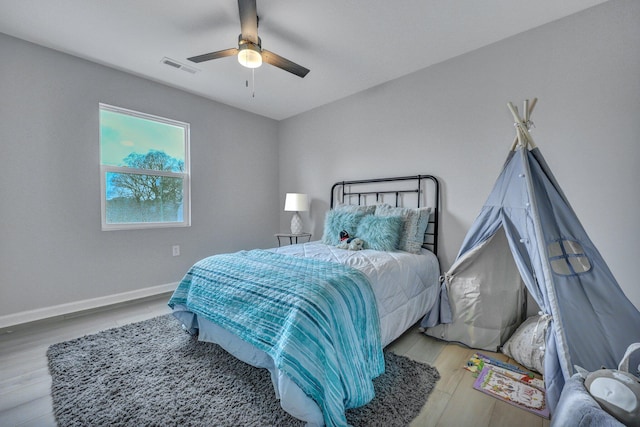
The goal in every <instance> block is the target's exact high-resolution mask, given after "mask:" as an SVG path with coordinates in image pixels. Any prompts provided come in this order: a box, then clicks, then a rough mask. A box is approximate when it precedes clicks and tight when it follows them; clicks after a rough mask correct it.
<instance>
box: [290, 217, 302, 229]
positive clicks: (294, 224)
mask: <svg viewBox="0 0 640 427" xmlns="http://www.w3.org/2000/svg"><path fill="white" fill-rule="evenodd" d="M300 233H302V218H300V214H299V213H298V212H294V213H293V216H292V217H291V234H300Z"/></svg>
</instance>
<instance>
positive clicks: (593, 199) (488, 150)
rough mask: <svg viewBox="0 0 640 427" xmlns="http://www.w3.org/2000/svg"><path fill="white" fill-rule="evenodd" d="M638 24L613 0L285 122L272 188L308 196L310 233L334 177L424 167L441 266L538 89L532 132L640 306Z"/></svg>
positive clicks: (636, 16) (629, 8)
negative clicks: (432, 180) (437, 190)
mask: <svg viewBox="0 0 640 427" xmlns="http://www.w3.org/2000/svg"><path fill="white" fill-rule="evenodd" d="M639 22H640V2H638V1H633V0H623V1H618V0H614V1H611V2H607V3H605V4H603V5H600V6H597V7H595V8H592V9H588V10H586V11H584V12H582V13H579V14H576V15H573V16H570V17H567V18H565V19H562V20H559V21H555V22H552V23H550V24H547V25H545V26H542V27H539V28H537V29H534V30H531V31H527V32H525V33H522V34H519V35H517V36H514V37H511V38H509V39H506V40H503V41H501V42H498V43H495V44H493V45H491V46H488V47H485V48H482V49H479V50H476V51H474V52H471V53H468V54H465V55H462V56H459V57H457V58H455V59H452V60H449V61H447V62H444V63H441V64H438V65H435V66H432V67H429V68H427V69H424V70H421V71H419V72H416V73H414V74H411V75H408V76H405V77H403V78H401V79H398V80H395V81H392V82H389V83H386V84H383V85H380V86H378V87H375V88H373V89H370V90H367V91H364V92H361V93H358V94H356V95H354V96H351V97H349V98H346V99H343V100H340V101H338V102H335V103H332V104H330V105H326V106H323V107H320V108H317V109H315V110H313V111H310V112H307V113H305V114H301V115H299V116H296V117H293V118H291V119H288V120H285V121H283V122H281V123H280V126H279V129H278V131H279V136H278V139H279V141H280V162H281V165H287V167H281V168H280V188H281V193H284V192H285V191H300V192H307V193H309V194H310V196H311V197H312V210H311V211H310V212H309V213H306V214H304V216H303V219H304V221H305V222H306V227H307V228H308V229H309V230H311V231H312V232H313V233H314V235H315V236H316V237H319V236H321V235H322V224H323V219H324V214H325V211H326V209H327V199H328V191H329V188H330V186H331V184H332V183H333V182H335V181H338V180H342V179H360V178H367V177H379V176H381V177H382V176H395V175H401V174H406V175H409V174H418V173H432V174H435V175H437V176H438V177H439V178H440V179H441V181H442V184H443V190H444V197H443V208H444V213H443V215H442V238H443V243H444V247H443V251H442V254H441V265H442V267H443V268H447V267H449V266H450V265H451V263H452V262H453V260H454V259H455V256H456V254H457V251H458V249H459V247H460V244H461V242H462V239H463V238H464V235H465V233H466V231H467V229H468V228H469V226H470V225H471V223H472V222H473V220H474V218H475V216H476V215H477V213H478V212H479V210H480V208H481V207H482V205H483V203H484V201H485V198H486V197H487V195H488V193H489V191H490V190H491V187H492V185H493V183H494V182H495V179H496V178H497V176H498V173H499V172H500V169H501V167H502V163H503V162H504V160H505V157H506V155H507V151H508V150H509V148H510V146H511V142H512V141H513V137H514V128H513V125H512V124H513V119H512V117H511V114H510V113H509V111H508V109H507V107H506V103H507V102H508V101H513V102H515V103H517V105H518V107H519V108H520V109H522V101H523V100H524V99H527V98H533V97H538V98H539V102H538V105H537V107H536V109H535V110H534V113H533V116H532V119H533V121H534V122H535V125H536V127H535V129H534V130H533V137H534V139H535V140H536V141H537V142H538V144H539V146H540V148H541V150H542V152H543V154H544V155H545V157H546V159H547V162H548V163H549V165H550V167H551V169H552V170H553V171H554V174H555V175H556V178H557V179H558V181H559V182H560V185H561V186H562V187H563V189H564V191H565V193H566V195H567V197H568V198H569V200H570V201H571V203H572V205H573V207H574V210H575V211H576V212H577V214H578V217H579V218H580V220H581V221H582V223H583V225H584V226H585V228H586V229H587V232H588V233H589V235H590V237H591V238H592V240H593V241H594V243H595V245H596V246H597V247H598V248H599V250H600V252H601V253H602V255H603V256H604V258H605V260H606V261H607V263H608V265H609V267H610V268H611V270H612V271H613V274H614V275H615V276H616V278H617V280H618V281H619V283H620V285H621V287H622V288H623V290H624V291H625V293H626V294H627V296H628V297H629V299H631V301H632V302H633V303H634V304H635V305H636V307H640V284H639V282H638V279H637V265H638V260H639V259H640V244H638V242H640V227H639V226H638V213H639V212H640V191H639V190H638V183H639V182H640V167H638V161H640V141H639V137H638V135H640V120H639V119H638V114H639V112H640V48H639V46H640V26H639V25H638V23H639ZM434 42H435V41H434ZM288 220H289V217H288V216H287V215H282V216H281V223H280V226H281V228H283V229H284V228H286V226H287V222H288Z"/></svg>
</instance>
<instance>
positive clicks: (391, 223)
mask: <svg viewBox="0 0 640 427" xmlns="http://www.w3.org/2000/svg"><path fill="white" fill-rule="evenodd" d="M403 222H404V220H403V218H402V217H401V216H376V215H367V216H365V217H364V218H363V219H362V221H360V224H358V229H357V231H356V237H359V238H361V239H362V240H364V247H365V249H374V250H376V251H395V250H396V249H398V243H399V242H400V232H401V231H402V224H403Z"/></svg>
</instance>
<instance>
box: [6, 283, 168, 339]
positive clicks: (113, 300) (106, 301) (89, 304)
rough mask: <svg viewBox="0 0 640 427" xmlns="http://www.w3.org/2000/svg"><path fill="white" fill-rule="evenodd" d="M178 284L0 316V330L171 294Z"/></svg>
mask: <svg viewBox="0 0 640 427" xmlns="http://www.w3.org/2000/svg"><path fill="white" fill-rule="evenodd" d="M177 286H178V282H175V283H167V284H164V285H158V286H151V287H149V288H143V289H136V290H135V291H128V292H122V293H119V294H113V295H107V296H104V297H98V298H91V299H86V300H82V301H74V302H70V303H66V304H60V305H54V306H51V307H43V308H38V309H35V310H27V311H22V312H19V313H13V314H7V315H4V316H0V329H4V328H8V327H11V326H16V325H20V324H23V323H29V322H35V321H38V320H44V319H49V318H52V317H59V316H64V315H68V314H71V313H77V312H79V311H85V310H92V309H96V308H100V307H105V306H108V305H112V304H118V303H123V302H127V301H133V300H136V299H140V298H146V297H151V296H154V295H159V294H163V293H166V292H171V291H173V290H175V289H176V287H177Z"/></svg>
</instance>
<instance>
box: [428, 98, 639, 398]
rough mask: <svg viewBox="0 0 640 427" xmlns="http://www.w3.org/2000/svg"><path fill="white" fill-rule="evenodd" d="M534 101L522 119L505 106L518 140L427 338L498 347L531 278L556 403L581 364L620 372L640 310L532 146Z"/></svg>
mask: <svg viewBox="0 0 640 427" xmlns="http://www.w3.org/2000/svg"><path fill="white" fill-rule="evenodd" d="M535 101H536V100H535V99H534V100H533V101H532V103H531V104H529V103H528V102H525V106H524V116H523V117H520V115H519V113H518V111H517V109H516V108H515V107H514V106H513V105H512V104H511V103H509V104H508V106H509V109H510V110H511V113H512V114H513V117H514V119H515V121H516V123H515V125H516V129H517V136H516V140H515V141H514V144H513V146H512V148H511V151H510V152H509V155H508V157H507V160H506V162H505V164H504V166H503V169H502V172H501V173H500V175H499V177H498V180H497V181H496V183H495V186H494V188H493V190H492V191H491V193H490V194H489V197H488V199H487V201H486V203H485V205H484V207H483V208H482V210H481V211H480V214H479V215H478V217H477V218H476V220H475V222H474V223H473V225H472V227H471V229H470V230H469V231H468V233H467V236H466V238H465V240H464V242H463V244H462V247H461V249H460V252H459V254H458V257H457V259H456V261H455V262H454V264H453V265H452V266H451V268H450V270H449V271H448V272H447V273H446V274H445V275H444V284H443V286H442V295H441V298H440V305H439V307H438V308H437V310H436V311H435V312H433V313H430V315H427V316H426V317H425V319H424V320H423V324H422V326H423V327H427V328H428V329H427V330H426V333H427V334H428V335H431V336H434V337H437V338H441V339H444V340H447V341H457V342H462V343H463V344H466V345H468V346H470V347H474V348H481V349H487V350H492V351H496V350H497V348H498V347H499V346H501V345H502V344H504V342H505V341H506V339H508V338H509V336H510V335H511V334H512V333H513V331H514V330H515V329H516V328H517V326H518V325H519V324H520V322H521V321H522V320H523V316H524V314H525V311H526V306H525V300H526V297H525V291H524V288H523V286H522V284H524V286H526V289H528V291H529V293H530V294H531V296H532V297H533V299H534V300H535V301H536V303H537V304H538V306H539V307H540V308H541V310H542V312H543V313H544V315H546V316H550V318H551V322H550V323H549V327H548V329H547V333H546V348H545V358H544V373H543V374H544V379H545V383H546V388H547V401H548V404H549V406H550V408H551V410H553V409H554V408H555V405H556V403H557V401H558V399H559V397H560V392H561V391H562V387H563V386H564V381H565V379H568V377H570V376H571V375H572V374H573V372H574V365H578V366H581V367H583V368H585V369H587V370H590V371H593V370H596V369H599V368H601V367H602V366H605V367H607V368H611V369H616V367H617V366H618V362H619V361H620V360H621V359H622V357H623V355H624V354H625V350H626V349H627V347H628V346H629V345H630V344H632V343H634V342H640V312H638V310H637V309H636V307H634V305H633V304H632V303H631V302H630V301H629V300H628V299H627V297H626V296H625V295H624V293H623V291H622V289H620V286H619V285H618V283H617V282H616V280H615V278H614V277H613V274H612V273H611V271H610V270H609V268H608V267H607V265H606V263H605V262H604V260H603V258H602V256H601V255H600V253H599V252H598V250H597V249H596V248H595V246H594V245H593V243H592V242H591V240H590V239H589V237H588V236H587V233H586V232H585V230H584V228H583V227H582V225H581V224H580V222H579V220H578V218H577V216H576V214H575V213H574V211H573V209H572V208H571V206H570V205H569V202H568V201H567V198H566V197H565V195H564V194H563V192H562V190H561V189H560V186H559V185H558V183H557V182H556V180H555V178H554V176H553V174H552V173H551V171H550V169H549V167H548V166H547V163H546V162H545V160H544V158H543V157H542V154H541V152H540V150H539V149H538V148H537V147H536V146H535V145H534V143H533V140H532V138H531V135H530V134H529V126H530V124H531V122H530V120H529V116H530V113H531V111H532V110H533V107H534V105H535ZM438 323H440V324H438ZM436 324H437V325H436ZM434 325H435V326H434Z"/></svg>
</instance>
